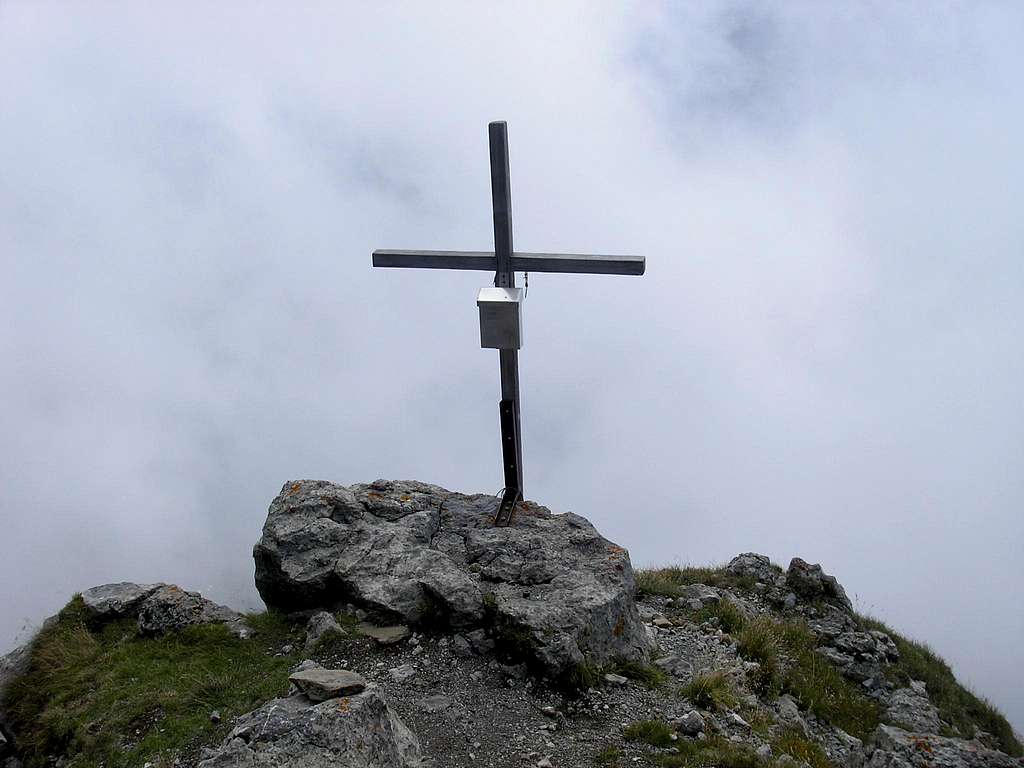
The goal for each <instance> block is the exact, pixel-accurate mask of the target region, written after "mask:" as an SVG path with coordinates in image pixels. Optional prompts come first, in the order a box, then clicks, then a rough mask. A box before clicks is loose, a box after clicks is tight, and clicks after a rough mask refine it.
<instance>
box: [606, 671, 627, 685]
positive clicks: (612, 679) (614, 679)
mask: <svg viewBox="0 0 1024 768" xmlns="http://www.w3.org/2000/svg"><path fill="white" fill-rule="evenodd" d="M604 681H605V682H606V683H611V684H612V685H625V684H626V683H628V682H629V678H626V677H623V676H622V675H616V674H613V673H612V672H609V673H607V674H606V675H605V676H604Z"/></svg>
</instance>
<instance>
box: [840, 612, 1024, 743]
mask: <svg viewBox="0 0 1024 768" xmlns="http://www.w3.org/2000/svg"><path fill="white" fill-rule="evenodd" d="M858 618H859V619H860V621H861V624H862V625H863V626H864V628H865V629H877V630H880V631H882V632H885V633H886V634H887V635H889V637H891V638H892V639H893V642H895V643H896V647H897V648H898V649H899V652H900V658H899V661H897V662H896V663H895V664H893V665H892V666H891V667H889V669H888V670H887V672H888V675H889V677H891V678H894V681H895V682H897V683H899V684H901V685H907V684H909V682H910V681H911V680H922V681H924V683H925V685H927V687H928V698H929V699H931V702H932V703H933V704H934V705H935V707H936V708H937V709H938V710H939V716H940V717H941V718H942V719H943V720H944V721H945V722H947V723H949V724H950V726H952V728H953V729H954V731H955V732H956V734H955V735H959V736H962V737H963V738H968V739H969V738H973V736H974V728H975V726H977V727H978V728H981V730H983V731H987V732H989V733H991V734H992V735H993V736H995V737H996V740H997V741H998V742H999V748H1000V749H1001V750H1002V751H1003V752H1006V753H1007V754H1009V755H1013V756H1015V757H1020V756H1021V755H1024V748H1022V746H1021V743H1020V741H1018V740H1017V737H1016V736H1015V735H1014V733H1013V727H1012V726H1011V725H1010V724H1009V722H1007V720H1006V718H1005V717H1004V716H1003V715H1002V713H1001V712H999V710H998V709H996V708H995V707H994V706H992V704H991V703H989V702H988V701H986V700H985V699H984V698H982V697H980V696H978V695H976V694H975V693H973V692H971V691H970V690H968V689H967V688H965V687H964V686H962V685H961V684H960V683H958V682H957V680H956V677H955V676H954V675H953V671H952V670H951V669H950V668H949V665H948V664H947V663H946V662H945V661H944V660H943V659H942V658H941V657H940V656H939V655H938V654H936V653H935V652H934V651H933V650H932V649H931V648H929V647H928V646H927V645H925V644H924V643H918V642H915V641H913V640H908V639H907V638H906V637H903V636H902V635H900V634H899V633H898V632H893V631H892V630H891V629H889V627H887V626H886V625H885V624H883V623H882V622H881V621H878V620H877V619H873V618H870V617H865V616H860V617H858Z"/></svg>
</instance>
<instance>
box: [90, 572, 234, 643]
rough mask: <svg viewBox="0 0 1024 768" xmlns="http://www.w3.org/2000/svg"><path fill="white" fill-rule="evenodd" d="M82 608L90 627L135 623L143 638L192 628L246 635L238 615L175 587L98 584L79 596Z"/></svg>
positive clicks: (197, 595) (197, 594)
mask: <svg viewBox="0 0 1024 768" xmlns="http://www.w3.org/2000/svg"><path fill="white" fill-rule="evenodd" d="M82 604H83V605H84V607H85V610H86V613H87V615H88V616H89V619H90V621H91V622H92V623H94V624H106V623H108V622H111V621H114V620H117V619H135V620H136V623H137V625H138V628H139V633H140V634H142V635H162V634H166V633H167V632H173V631H177V630H180V629H184V628H185V627H189V626H192V625H195V624H224V625H225V626H227V628H228V629H229V630H230V631H231V632H232V633H234V634H235V635H238V636H239V637H243V638H244V637H248V635H249V629H248V627H247V626H246V624H245V620H244V617H243V616H242V614H240V613H238V611H233V610H232V609H230V608H228V607H227V606H223V605H218V604H217V603H215V602H213V601H212V600H207V599H206V598H205V597H203V596H202V595H200V594H199V593H198V592H186V591H185V590H184V589H182V588H181V587H179V586H177V585H176V584H135V583H132V582H129V581H122V582H117V583H115V584H101V585H100V586H98V587H92V588H90V589H87V590H85V591H84V592H83V593H82Z"/></svg>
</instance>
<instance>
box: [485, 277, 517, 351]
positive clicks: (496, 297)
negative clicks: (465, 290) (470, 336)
mask: <svg viewBox="0 0 1024 768" xmlns="http://www.w3.org/2000/svg"><path fill="white" fill-rule="evenodd" d="M476 305H477V307H478V308H479V310H480V346H481V347H483V348H484V349H519V348H520V347H522V346H523V311H522V308H523V289H522V288H492V287H491V286H487V287H485V288H481V289H480V292H479V293H478V294H477V296H476Z"/></svg>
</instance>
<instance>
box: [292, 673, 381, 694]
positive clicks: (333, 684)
mask: <svg viewBox="0 0 1024 768" xmlns="http://www.w3.org/2000/svg"><path fill="white" fill-rule="evenodd" d="M288 680H289V681H291V682H293V683H295V685H296V686H297V687H298V689H299V690H300V691H302V692H303V693H304V694H306V696H307V697H308V698H309V699H310V701H313V702H320V701H327V700H328V699H335V698H337V697H339V696H351V695H353V694H356V693H359V692H361V691H363V690H365V689H366V678H364V677H363V676H362V675H359V674H356V673H355V672H350V671H349V670H347V669H307V670H303V671H302V672H293V673H292V674H291V675H289V676H288Z"/></svg>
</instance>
